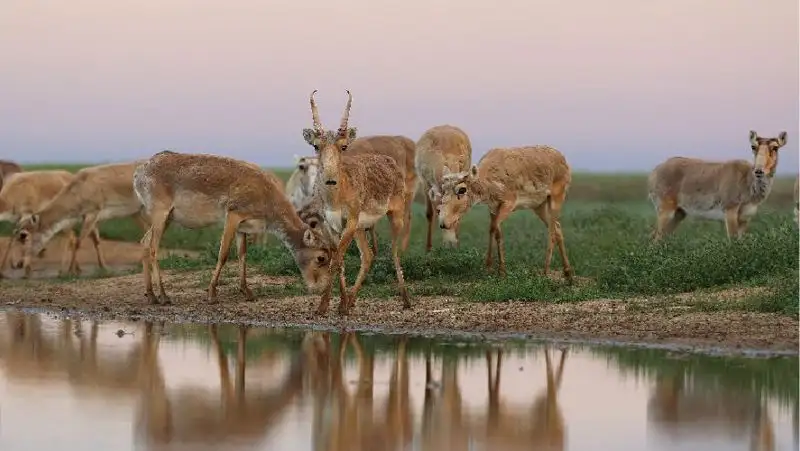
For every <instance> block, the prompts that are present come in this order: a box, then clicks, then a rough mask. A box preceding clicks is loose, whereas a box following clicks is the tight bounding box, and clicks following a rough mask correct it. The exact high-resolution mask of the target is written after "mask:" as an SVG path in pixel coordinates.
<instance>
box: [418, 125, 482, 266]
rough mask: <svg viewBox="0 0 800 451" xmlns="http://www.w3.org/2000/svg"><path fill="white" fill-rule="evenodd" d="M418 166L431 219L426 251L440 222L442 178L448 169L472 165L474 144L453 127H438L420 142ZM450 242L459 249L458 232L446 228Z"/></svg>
mask: <svg viewBox="0 0 800 451" xmlns="http://www.w3.org/2000/svg"><path fill="white" fill-rule="evenodd" d="M416 147H417V154H416V160H415V166H416V169H417V176H418V177H419V179H420V181H421V182H422V183H421V184H422V187H423V189H424V191H425V199H426V200H425V205H426V212H425V216H426V218H427V219H428V235H427V238H426V241H425V250H426V251H430V250H431V247H432V246H433V245H432V234H433V223H434V221H435V220H436V219H435V218H436V210H435V209H434V204H435V203H436V202H437V199H438V197H439V196H440V195H441V185H442V175H443V171H444V168H445V167H446V168H447V169H448V170H449V171H450V172H462V171H466V170H467V169H468V168H469V165H470V163H471V162H472V144H471V143H470V141H469V137H468V136H467V134H466V133H465V132H464V131H463V130H461V129H460V128H458V127H456V126H453V125H437V126H436V127H433V128H430V129H428V130H427V131H425V133H423V134H422V136H421V137H420V138H419V140H418V141H417V145H416ZM442 234H443V235H442V238H443V239H444V241H445V242H446V243H449V244H453V245H455V246H458V230H446V229H442Z"/></svg>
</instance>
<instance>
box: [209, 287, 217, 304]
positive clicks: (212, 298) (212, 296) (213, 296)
mask: <svg viewBox="0 0 800 451" xmlns="http://www.w3.org/2000/svg"><path fill="white" fill-rule="evenodd" d="M207 301H208V303H209V304H216V303H217V289H216V287H214V288H209V289H208V299H207Z"/></svg>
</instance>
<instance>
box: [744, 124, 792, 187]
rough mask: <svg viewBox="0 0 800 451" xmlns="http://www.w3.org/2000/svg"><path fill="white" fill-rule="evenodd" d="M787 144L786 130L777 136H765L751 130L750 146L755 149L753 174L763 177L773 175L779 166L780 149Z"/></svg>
mask: <svg viewBox="0 0 800 451" xmlns="http://www.w3.org/2000/svg"><path fill="white" fill-rule="evenodd" d="M785 145H786V132H780V134H778V136H777V137H776V138H763V137H760V136H758V133H756V132H755V131H753V130H750V148H751V149H753V160H754V161H753V174H754V175H755V176H756V177H758V178H761V177H763V176H764V175H767V176H768V177H772V176H774V175H775V169H776V168H777V166H778V149H780V148H781V147H783V146H785Z"/></svg>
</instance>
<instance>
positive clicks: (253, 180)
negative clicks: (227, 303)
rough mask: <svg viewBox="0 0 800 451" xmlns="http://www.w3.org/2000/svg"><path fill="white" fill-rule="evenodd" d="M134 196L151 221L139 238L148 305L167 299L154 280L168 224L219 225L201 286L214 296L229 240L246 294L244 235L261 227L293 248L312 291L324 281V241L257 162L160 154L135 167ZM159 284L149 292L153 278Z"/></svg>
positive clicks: (248, 293)
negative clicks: (215, 252)
mask: <svg viewBox="0 0 800 451" xmlns="http://www.w3.org/2000/svg"><path fill="white" fill-rule="evenodd" d="M133 185H134V189H135V191H136V194H137V196H138V197H139V198H140V200H141V202H142V204H143V205H144V207H145V213H146V214H147V215H148V217H149V220H150V223H151V224H152V226H151V227H150V230H148V231H147V233H146V234H145V236H144V238H143V239H142V244H143V245H144V246H145V251H144V255H143V267H144V281H145V293H146V296H147V298H148V300H149V301H150V302H151V303H158V302H159V301H160V302H161V303H169V302H170V299H169V298H168V297H167V295H166V293H165V292H164V286H163V284H162V283H161V271H160V268H159V265H158V246H159V243H160V242H161V237H162V235H163V233H164V230H165V229H166V227H167V225H168V224H169V223H171V222H176V223H178V224H180V225H182V226H184V227H188V228H200V227H207V226H211V225H216V224H219V223H223V224H224V230H223V232H222V238H221V240H220V249H219V256H218V258H217V266H216V268H215V269H214V273H213V275H212V278H211V283H210V284H209V287H208V298H209V301H210V302H215V301H216V296H217V289H216V287H217V283H218V282H219V277H220V274H221V272H222V268H223V266H224V265H225V262H226V261H227V259H228V254H229V253H230V247H231V244H232V242H233V240H234V238H236V241H237V245H238V254H239V265H240V273H239V276H240V279H239V290H240V291H241V292H242V293H243V294H244V295H245V297H246V298H247V299H253V298H254V296H253V293H252V291H250V288H249V287H248V286H247V272H246V264H245V263H246V262H245V257H246V254H247V240H246V235H247V234H252V233H254V232H258V231H263V230H265V229H266V230H267V231H269V232H271V233H273V234H275V235H277V236H278V237H279V238H281V239H282V241H283V244H284V245H285V246H286V247H287V248H288V249H289V250H290V251H291V252H292V254H293V256H294V259H295V262H296V263H297V266H298V267H299V268H300V272H301V274H302V276H303V279H304V281H305V284H306V286H307V287H308V288H309V289H310V290H311V291H319V289H320V288H321V287H325V286H329V285H330V273H329V266H328V264H329V261H330V251H329V250H328V247H329V245H330V243H327V242H325V241H324V240H323V239H322V238H321V237H320V236H318V235H317V234H316V233H314V232H313V231H312V230H311V229H310V228H309V227H308V226H307V225H305V224H303V222H302V221H301V220H300V218H299V217H298V216H297V213H296V212H295V211H294V208H292V204H291V203H290V202H289V199H288V198H287V197H286V195H285V193H284V192H283V190H282V187H281V183H280V181H279V179H278V178H277V177H275V176H274V175H271V174H270V173H269V172H268V171H265V170H262V169H260V168H258V167H257V166H255V165H253V164H250V163H247V162H243V161H239V160H234V159H232V158H227V157H221V156H216V155H204V154H185V153H177V152H171V151H164V152H159V153H157V154H155V155H153V156H152V157H151V158H150V159H149V160H147V161H145V162H144V163H143V164H141V165H140V166H138V167H137V168H136V170H135V172H134V175H133ZM151 271H152V274H153V277H154V278H155V283H156V285H157V286H158V289H159V296H158V298H157V297H156V296H155V294H154V292H153V285H152V284H153V281H152V279H151Z"/></svg>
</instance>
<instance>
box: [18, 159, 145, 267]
mask: <svg viewBox="0 0 800 451" xmlns="http://www.w3.org/2000/svg"><path fill="white" fill-rule="evenodd" d="M138 163H139V162H138V161H134V162H128V163H113V164H103V165H99V166H91V167H88V168H84V169H81V170H80V171H78V172H76V173H75V176H74V177H73V178H72V179H71V180H70V181H69V184H67V186H65V187H64V188H63V189H62V190H61V191H59V193H58V194H57V195H56V196H55V197H53V198H52V199H51V200H50V201H49V202H48V203H46V204H45V205H43V206H42V207H40V208H39V209H37V210H36V211H35V212H34V213H33V214H32V215H29V216H27V217H25V218H22V219H21V220H20V222H19V225H18V227H17V230H18V232H17V233H18V236H19V239H20V240H21V241H23V242H24V243H25V244H26V246H25V259H26V261H29V260H30V258H31V255H35V254H38V253H39V251H41V250H42V249H43V248H44V247H45V246H46V245H47V243H48V242H49V241H50V239H51V238H52V237H53V236H54V235H55V234H57V233H59V232H61V231H62V230H66V229H72V228H74V227H75V226H76V225H78V224H79V223H80V224H82V225H81V233H80V235H79V236H78V238H77V239H76V240H75V242H74V245H73V248H74V250H73V251H72V252H71V253H70V254H71V255H70V268H74V270H75V273H80V266H78V263H77V260H76V258H77V250H78V249H79V248H80V246H81V243H82V242H83V241H84V240H85V239H86V238H87V237H91V240H92V243H93V244H94V249H95V252H96V254H97V265H98V266H99V267H100V269H101V270H104V269H106V263H105V258H104V257H103V252H102V250H101V248H100V234H99V233H98V232H97V226H98V224H99V223H101V222H103V221H107V220H109V219H115V218H127V217H133V218H134V219H135V220H136V221H137V223H138V225H139V227H140V228H141V229H142V231H145V230H147V227H148V225H147V223H146V221H145V220H144V218H143V217H142V216H141V210H142V206H141V204H140V203H139V200H138V199H137V198H136V195H135V194H134V193H133V186H132V185H131V180H133V170H134V168H135V167H136V165H137V164H138Z"/></svg>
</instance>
